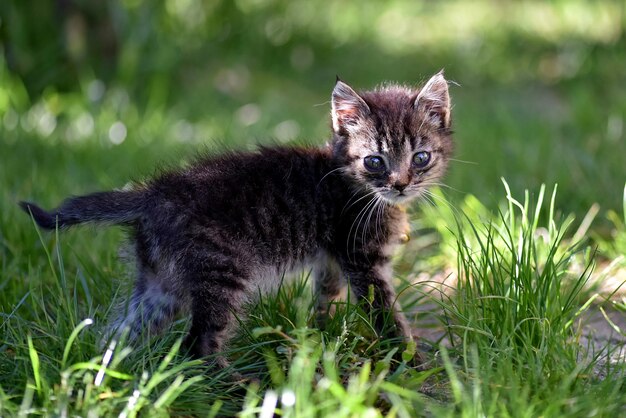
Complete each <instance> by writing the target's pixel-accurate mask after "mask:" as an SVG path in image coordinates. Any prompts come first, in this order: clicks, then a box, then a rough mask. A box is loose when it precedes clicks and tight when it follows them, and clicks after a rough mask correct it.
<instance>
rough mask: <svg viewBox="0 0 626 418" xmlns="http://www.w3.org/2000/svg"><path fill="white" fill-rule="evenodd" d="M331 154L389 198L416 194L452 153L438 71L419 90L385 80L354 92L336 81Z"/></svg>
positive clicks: (395, 200) (366, 184) (403, 199)
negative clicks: (369, 89)
mask: <svg viewBox="0 0 626 418" xmlns="http://www.w3.org/2000/svg"><path fill="white" fill-rule="evenodd" d="M332 123H333V154H334V157H335V158H336V159H337V160H338V161H339V162H340V164H342V165H343V166H344V170H343V171H344V173H346V174H347V175H348V176H350V177H351V178H352V179H353V180H354V181H355V183H357V184H358V185H360V186H363V187H364V188H365V189H366V190H368V191H371V192H374V193H376V194H377V195H379V196H380V197H382V198H383V199H384V200H386V201H387V202H390V203H394V204H398V203H403V202H406V201H408V200H410V199H412V198H415V197H418V196H420V195H421V194H422V193H423V191H424V190H425V189H426V187H427V186H429V185H432V184H433V183H436V182H437V180H438V179H439V178H440V177H441V176H442V175H443V174H444V172H445V170H446V167H447V165H448V159H449V157H450V154H451V153H452V138H451V131H450V97H449V95H448V83H447V82H446V80H445V78H444V77H443V72H439V73H438V74H436V75H434V76H433V77H432V78H431V79H430V80H428V82H427V83H426V84H425V85H424V86H423V87H422V88H421V89H420V88H418V89H413V88H409V87H404V86H398V85H385V86H382V87H379V88H377V89H375V90H372V91H366V92H362V93H360V94H357V93H356V92H355V91H354V90H353V89H352V88H351V87H350V86H348V85H347V84H346V83H344V82H343V81H340V80H337V84H336V85H335V89H334V90H333V94H332Z"/></svg>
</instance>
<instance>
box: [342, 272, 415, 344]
mask: <svg viewBox="0 0 626 418" xmlns="http://www.w3.org/2000/svg"><path fill="white" fill-rule="evenodd" d="M343 269H344V272H345V275H346V276H347V278H348V281H349V283H350V287H351V289H352V291H353V292H354V294H355V295H356V297H357V300H359V301H361V300H367V299H368V298H369V295H370V288H372V289H373V291H374V294H373V300H372V301H371V304H370V303H369V302H368V303H365V304H364V306H365V307H366V309H367V308H369V307H370V306H371V308H372V309H373V310H374V311H373V314H374V318H375V323H374V325H375V327H376V330H377V331H378V332H380V333H382V334H383V335H389V336H394V337H402V338H404V340H405V341H407V342H408V341H410V340H412V339H413V337H412V333H411V329H410V327H409V324H408V322H407V320H406V318H405V316H404V314H403V313H402V312H401V311H400V309H399V305H398V302H397V300H396V292H395V291H394V289H393V286H392V284H391V279H392V274H391V272H392V270H391V265H390V262H389V261H386V260H385V261H381V262H379V263H374V264H369V263H364V264H356V263H348V264H346V265H344V266H343ZM389 314H391V315H392V318H393V321H392V323H386V321H385V319H386V317H388V315H389Z"/></svg>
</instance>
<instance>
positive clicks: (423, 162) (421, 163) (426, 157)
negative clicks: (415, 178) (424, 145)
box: [413, 151, 430, 168]
mask: <svg viewBox="0 0 626 418" xmlns="http://www.w3.org/2000/svg"><path fill="white" fill-rule="evenodd" d="M429 162H430V153H429V152H427V151H420V152H416V153H415V155H414V156H413V165H414V166H415V167H417V168H422V167H426V166H427V165H428V163H429Z"/></svg>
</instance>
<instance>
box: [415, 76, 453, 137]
mask: <svg viewBox="0 0 626 418" xmlns="http://www.w3.org/2000/svg"><path fill="white" fill-rule="evenodd" d="M415 109H417V110H419V111H421V112H425V113H426V114H427V115H428V118H429V119H430V120H431V121H432V122H433V123H434V124H435V125H437V126H439V127H441V128H444V129H445V128H449V127H450V95H449V94H448V82H447V81H446V79H445V78H444V77H443V70H441V71H439V72H438V73H437V74H435V75H434V76H432V77H431V79H430V80H428V82H427V83H426V84H424V87H422V89H421V90H420V92H419V94H418V95H417V98H416V99H415Z"/></svg>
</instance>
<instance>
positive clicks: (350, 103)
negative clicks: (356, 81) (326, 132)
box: [331, 77, 370, 133]
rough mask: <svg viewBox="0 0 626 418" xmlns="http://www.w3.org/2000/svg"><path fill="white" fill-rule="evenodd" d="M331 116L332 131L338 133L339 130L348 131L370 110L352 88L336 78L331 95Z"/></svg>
mask: <svg viewBox="0 0 626 418" xmlns="http://www.w3.org/2000/svg"><path fill="white" fill-rule="evenodd" d="M331 103H332V109H331V115H332V118H333V130H334V131H335V132H337V133H339V132H340V131H341V130H346V131H350V128H351V127H353V126H355V125H357V124H358V122H359V120H360V119H362V118H363V117H365V116H366V115H367V114H368V113H369V111H370V108H369V106H368V105H367V103H365V101H364V100H363V99H362V98H361V96H359V95H358V94H357V93H356V92H355V91H354V90H352V87H350V86H349V85H347V84H346V83H344V82H343V81H341V80H340V79H339V77H337V84H335V88H334V89H333V94H332V100H331Z"/></svg>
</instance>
